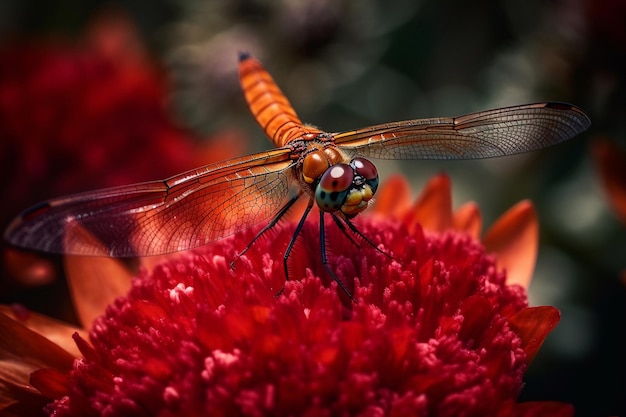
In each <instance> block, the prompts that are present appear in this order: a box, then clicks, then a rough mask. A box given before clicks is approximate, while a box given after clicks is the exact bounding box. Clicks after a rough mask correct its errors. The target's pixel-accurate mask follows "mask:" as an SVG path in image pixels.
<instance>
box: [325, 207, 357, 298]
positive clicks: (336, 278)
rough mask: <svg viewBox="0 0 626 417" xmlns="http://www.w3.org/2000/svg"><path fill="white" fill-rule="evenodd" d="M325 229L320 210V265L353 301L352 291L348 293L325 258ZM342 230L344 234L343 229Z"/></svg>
mask: <svg viewBox="0 0 626 417" xmlns="http://www.w3.org/2000/svg"><path fill="white" fill-rule="evenodd" d="M331 215H332V216H333V218H334V217H335V215H334V214H333V213H331ZM325 229H326V228H325V227H324V212H323V211H321V210H320V246H321V248H320V249H321V252H322V265H324V268H325V269H326V271H327V272H328V274H329V275H330V276H331V277H333V279H334V280H335V282H336V283H337V285H339V287H341V289H342V290H343V292H345V293H346V295H347V296H348V298H350V299H351V300H352V301H354V297H353V296H352V293H350V291H349V290H348V289H347V288H346V286H345V285H344V283H343V282H342V281H341V280H340V279H339V278H338V277H337V275H335V273H334V272H333V271H332V270H331V269H330V267H329V266H328V261H327V259H326V231H325ZM340 229H341V227H340ZM343 232H344V234H345V229H343ZM355 243H356V242H355ZM357 246H358V245H357Z"/></svg>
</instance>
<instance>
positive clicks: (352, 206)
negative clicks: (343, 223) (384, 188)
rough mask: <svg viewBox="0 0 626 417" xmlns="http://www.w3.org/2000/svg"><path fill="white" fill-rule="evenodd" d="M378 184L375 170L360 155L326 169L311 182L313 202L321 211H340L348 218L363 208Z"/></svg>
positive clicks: (372, 165)
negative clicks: (312, 185) (315, 182)
mask: <svg viewBox="0 0 626 417" xmlns="http://www.w3.org/2000/svg"><path fill="white" fill-rule="evenodd" d="M377 188H378V171H377V170H376V167H375V166H374V164H372V163H371V162H370V161H368V160H367V159H364V158H355V159H353V160H352V161H350V164H344V163H339V164H335V165H332V166H330V167H328V169H326V171H325V172H324V173H323V174H322V175H321V177H320V179H319V182H318V183H317V185H316V186H315V202H316V203H317V205H318V207H319V208H320V210H322V211H327V212H335V211H341V212H342V213H343V214H344V215H346V216H347V217H348V218H352V217H354V216H356V215H357V214H359V213H360V212H362V211H363V210H365V209H366V208H367V206H368V204H369V202H370V200H371V199H372V197H373V196H374V193H375V192H376V189H377Z"/></svg>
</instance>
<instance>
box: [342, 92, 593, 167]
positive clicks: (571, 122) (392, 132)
mask: <svg viewBox="0 0 626 417" xmlns="http://www.w3.org/2000/svg"><path fill="white" fill-rule="evenodd" d="M590 125H591V122H590V120H589V118H588V117H587V116H586V115H585V113H583V112H582V110H580V109H579V108H577V107H575V106H572V105H571V104H566V103H537V104H527V105H522V106H514V107H506V108H501V109H495V110H487V111H482V112H478V113H471V114H467V115H465V116H460V117H442V118H432V119H416V120H406V121H403V122H394V123H385V124H382V125H378V126H372V127H368V128H365V129H359V130H353V131H349V132H343V133H338V134H336V135H335V143H336V144H337V145H338V146H339V147H340V148H341V149H343V150H346V151H348V152H352V153H354V154H356V155H361V156H366V157H372V158H381V159H476V158H492V157H497V156H505V155H513V154H519V153H524V152H529V151H533V150H537V149H541V148H544V147H547V146H550V145H554V144H557V143H559V142H563V141H565V140H567V139H569V138H571V137H573V136H575V135H577V134H579V133H581V132H583V131H584V130H586V129H587V128H589V126H590Z"/></svg>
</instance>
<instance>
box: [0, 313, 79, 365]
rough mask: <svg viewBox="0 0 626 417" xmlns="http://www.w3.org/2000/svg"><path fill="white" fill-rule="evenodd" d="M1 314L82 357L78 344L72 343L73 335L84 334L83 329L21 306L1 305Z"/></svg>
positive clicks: (75, 355)
mask: <svg viewBox="0 0 626 417" xmlns="http://www.w3.org/2000/svg"><path fill="white" fill-rule="evenodd" d="M0 313H2V314H5V315H6V316H7V317H10V318H11V319H13V320H15V321H17V322H19V323H20V324H22V325H24V326H26V327H28V328H29V329H30V330H32V331H34V332H36V333H38V334H40V335H41V336H43V337H45V338H46V339H48V340H50V341H51V342H53V343H55V344H56V345H58V346H60V347H62V348H63V349H65V350H66V351H67V352H69V353H70V354H72V355H73V356H74V357H76V358H78V357H80V352H79V351H78V348H77V347H76V344H75V343H74V342H73V341H72V335H73V334H74V333H76V332H79V333H80V332H83V329H79V328H77V327H74V326H71V325H69V324H67V323H64V322H62V321H58V320H55V319H53V318H50V317H47V316H44V315H42V314H38V313H35V312H33V311H30V310H27V309H26V308H23V307H22V308H20V307H19V306H11V307H9V306H2V305H0Z"/></svg>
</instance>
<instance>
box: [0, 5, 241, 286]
mask: <svg viewBox="0 0 626 417" xmlns="http://www.w3.org/2000/svg"><path fill="white" fill-rule="evenodd" d="M168 95H169V85H168V83H167V81H166V77H165V75H164V74H163V72H162V71H161V70H160V68H159V66H158V65H157V64H156V63H155V62H153V61H152V60H150V59H149V57H148V55H147V53H146V51H145V50H144V48H143V45H142V44H141V41H140V40H139V39H138V37H137V35H136V34H135V30H134V27H133V26H132V24H131V23H130V22H129V21H128V20H127V19H126V18H125V17H124V16H123V15H121V14H118V13H113V14H103V15H102V16H100V18H99V19H96V20H95V22H94V23H93V24H92V25H91V26H90V27H89V30H88V31H87V33H86V34H85V36H83V38H82V39H81V41H80V42H74V43H69V42H50V41H48V42H44V43H42V42H39V43H36V42H34V41H31V42H26V41H19V42H9V43H5V44H3V45H0V166H2V173H3V175H2V176H1V177H0V197H1V198H2V201H3V204H2V207H1V208H0V229H2V230H4V228H5V227H6V226H7V225H8V223H9V221H10V219H11V218H13V217H14V216H15V215H16V213H18V212H19V211H20V210H23V209H24V208H25V207H28V206H29V205H31V204H33V203H36V202H37V201H41V200H44V199H46V198H50V197H53V196H58V195H63V194H69V193H73V192H79V191H85V190H87V189H90V188H103V187H108V186H114V185H121V184H129V183H134V182H141V181H146V180H153V179H155V178H159V177H160V178H165V177H168V176H170V175H174V174H177V173H179V172H182V171H184V170H187V169H189V167H190V166H191V167H193V166H201V165H203V164H206V163H209V162H214V161H217V160H222V159H226V158H229V157H234V156H237V154H239V153H240V150H238V149H237V145H236V144H233V146H221V145H220V146H219V147H217V146H214V147H211V149H208V148H206V147H204V148H202V147H200V146H199V143H198V142H199V141H198V140H197V139H198V138H197V137H195V135H193V134H191V133H190V132H188V131H187V130H186V129H184V128H183V127H181V126H180V125H179V124H178V123H177V121H176V120H175V119H174V118H173V117H172V115H171V112H170V111H169V109H168V107H167V98H168ZM230 136H231V138H230V139H232V140H234V141H235V142H237V143H242V142H243V141H240V140H238V139H237V138H236V137H235V135H230ZM16 257H17V255H16V253H15V252H11V253H10V254H9V255H7V263H9V264H10V266H11V267H12V275H16V276H15V279H18V280H22V281H25V280H32V281H37V280H38V279H40V275H42V274H44V273H45V271H43V272H42V269H43V267H42V268H39V269H37V268H35V267H34V266H33V265H30V267H29V268H28V269H27V268H26V265H27V264H28V262H31V263H32V259H30V258H28V259H26V260H22V259H20V258H19V257H17V259H15V258H16ZM20 268H22V270H21V271H20V272H19V273H20V274H21V275H23V276H17V275H18V272H16V270H18V269H20ZM0 269H2V268H0ZM28 270H30V271H31V272H30V273H27V271H28ZM2 272H4V271H1V270H0V274H1V273H2ZM31 276H32V277H31Z"/></svg>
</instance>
